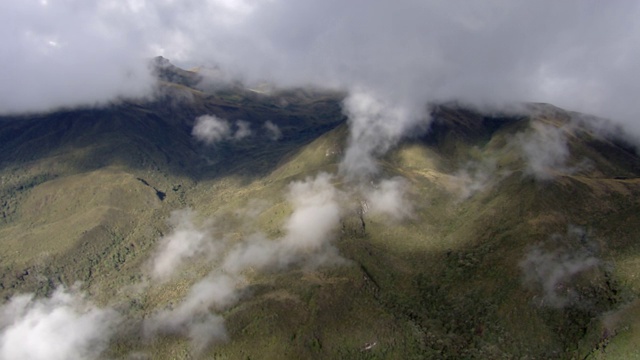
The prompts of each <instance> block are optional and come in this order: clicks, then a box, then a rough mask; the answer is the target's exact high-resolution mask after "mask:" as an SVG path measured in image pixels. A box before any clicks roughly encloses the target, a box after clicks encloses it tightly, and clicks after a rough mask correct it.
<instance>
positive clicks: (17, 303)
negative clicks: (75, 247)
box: [0, 287, 121, 360]
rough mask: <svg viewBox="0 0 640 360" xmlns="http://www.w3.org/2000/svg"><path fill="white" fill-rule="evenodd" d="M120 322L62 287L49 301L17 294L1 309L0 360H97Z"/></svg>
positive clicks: (118, 317)
mask: <svg viewBox="0 0 640 360" xmlns="http://www.w3.org/2000/svg"><path fill="white" fill-rule="evenodd" d="M120 320H121V319H120V315H119V314H118V313H117V312H116V311H114V310H111V309H108V308H104V309H103V308H99V307H97V306H95V305H93V304H92V303H91V302H89V301H88V300H87V299H85V297H84V295H83V294H81V293H79V292H77V291H75V290H67V289H65V288H64V287H61V288H58V289H57V290H56V291H55V292H54V293H53V294H52V295H51V297H48V298H41V299H37V298H35V297H34V295H32V294H31V295H16V296H14V297H13V298H12V299H11V300H9V302H8V303H6V304H5V305H3V306H2V307H1V308H0V358H2V359H5V360H22V359H33V360H38V359H42V360H66V359H81V360H89V359H97V358H99V356H100V354H101V353H102V352H103V351H104V350H105V349H106V347H107V345H108V343H109V340H110V339H111V336H112V335H114V333H115V330H116V326H117V324H118V323H119V322H120Z"/></svg>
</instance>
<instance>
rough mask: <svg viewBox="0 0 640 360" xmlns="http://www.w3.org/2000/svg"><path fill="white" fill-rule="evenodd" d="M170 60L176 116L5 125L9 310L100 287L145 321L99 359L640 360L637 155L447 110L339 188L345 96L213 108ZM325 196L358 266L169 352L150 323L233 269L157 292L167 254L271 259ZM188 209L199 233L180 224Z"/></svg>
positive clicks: (553, 130) (0, 141) (87, 112)
mask: <svg viewBox="0 0 640 360" xmlns="http://www.w3.org/2000/svg"><path fill="white" fill-rule="evenodd" d="M156 61H161V62H162V64H161V65H163V67H162V69H163V71H165V73H164V75H162V76H161V78H162V79H163V81H164V82H165V83H164V84H161V85H160V88H161V89H163V90H161V91H159V97H158V98H157V99H156V100H150V101H138V100H136V101H125V102H122V103H119V104H114V105H110V106H108V107H106V108H95V109H82V110H64V111H61V112H55V113H52V114H41V115H33V116H29V117H26V118H25V117H20V118H16V117H11V118H5V119H3V120H2V121H0V154H2V155H0V179H2V181H1V184H2V185H0V195H1V196H0V198H1V199H2V201H0V204H1V205H2V210H1V211H2V212H1V214H2V221H0V239H1V240H2V241H3V248H4V249H5V250H4V251H3V254H2V256H0V262H1V266H2V267H3V269H4V271H3V277H2V279H1V280H0V283H1V286H0V293H1V294H2V296H3V298H4V299H5V300H6V301H11V300H10V299H12V298H14V297H15V296H16V295H17V294H19V293H24V292H33V293H35V294H37V295H38V297H39V298H43V299H46V298H50V297H51V296H53V295H52V294H53V293H54V292H55V291H56V290H55V289H56V288H60V287H66V288H71V287H73V284H74V283H75V282H76V281H81V282H82V285H80V287H81V288H82V290H83V291H85V292H86V293H88V294H89V297H90V298H91V299H92V300H93V301H94V302H96V303H97V304H99V305H100V306H114V307H115V308H117V309H118V310H119V311H121V312H122V314H124V316H125V317H127V318H130V319H132V320H131V321H129V322H125V323H124V324H121V325H120V326H119V328H118V331H117V332H116V334H115V335H113V336H112V337H111V338H109V339H108V345H109V346H108V348H107V350H105V352H104V353H102V354H98V355H97V358H100V357H102V358H105V357H106V358H123V357H126V356H134V355H131V354H146V355H140V356H147V357H148V358H163V357H164V358H171V357H174V358H176V357H177V358H188V357H198V356H200V357H216V356H218V357H227V358H240V357H243V358H244V357H262V358H265V357H266V358H269V357H282V356H285V357H291V358H296V357H297V358H301V357H306V358H309V357H312V358H316V357H317V358H324V357H330V358H336V357H337V358H345V357H348V358H376V357H378V358H380V357H383V358H412V357H413V358H460V357H484V358H495V357H500V356H511V357H516V356H533V357H545V358H571V357H580V358H593V359H597V358H615V357H616V352H617V354H618V356H620V357H624V356H633V355H634V354H635V353H634V352H635V350H634V348H633V346H631V345H629V344H632V343H633V339H636V338H637V336H638V334H639V333H638V326H640V325H639V324H638V322H637V320H636V319H638V318H637V317H635V316H630V315H628V314H636V313H637V312H638V309H640V306H639V305H638V302H637V300H636V298H637V294H638V291H640V282H638V280H637V279H635V277H634V274H635V270H636V269H637V264H638V263H640V262H638V261H637V258H638V256H640V253H638V251H637V250H640V249H639V248H638V247H637V245H636V241H635V239H636V238H637V234H638V233H639V231H640V228H639V227H638V222H637V214H638V213H640V212H639V210H640V209H639V207H640V204H639V203H638V201H637V200H636V199H637V198H638V194H640V182H639V181H638V180H637V178H638V177H639V176H640V175H639V174H640V158H638V156H637V155H636V154H635V153H633V151H632V149H631V148H630V147H629V145H628V144H625V143H624V142H623V141H622V140H619V139H616V138H613V139H612V138H610V136H609V134H608V133H606V132H599V131H597V127H596V126H593V127H589V126H584V125H583V124H582V123H581V122H580V121H576V118H578V120H579V119H580V116H578V115H576V114H574V113H569V112H565V111H563V110H561V109H559V108H555V107H551V106H549V105H528V106H530V107H535V108H536V111H532V112H530V113H525V114H522V113H517V112H516V113H512V112H507V113H502V114H501V113H494V114H486V113H482V112H480V111H477V110H473V109H470V108H464V107H462V106H459V105H451V104H442V105H438V106H435V107H433V108H432V109H431V118H432V120H431V123H430V128H429V131H427V132H425V133H422V134H419V135H418V134H417V135H416V136H412V137H410V138H408V139H405V140H403V141H402V142H401V143H399V144H398V145H397V146H395V147H394V148H392V149H391V150H390V151H389V152H388V153H387V154H385V155H384V156H382V157H381V158H380V159H379V163H380V173H379V174H378V175H377V176H375V177H373V178H371V179H370V180H369V181H370V182H371V183H370V184H356V185H353V184H352V183H350V182H349V181H346V180H344V179H342V178H340V176H339V174H338V175H336V174H337V173H338V168H339V163H340V161H341V159H342V156H343V154H344V151H345V147H346V146H348V131H349V129H348V119H347V118H346V117H345V115H344V114H343V112H342V109H341V105H340V102H341V101H342V99H343V96H344V95H343V94H340V93H336V92H321V91H320V92H318V91H309V92H304V91H303V90H283V91H281V92H279V91H275V92H272V93H270V94H255V93H254V92H251V91H250V90H239V89H238V88H237V87H236V88H232V89H231V90H229V89H225V88H221V89H217V90H216V91H211V92H207V91H203V90H199V89H197V86H196V85H194V83H190V82H189V81H191V80H189V79H190V78H189V77H190V76H191V75H189V74H192V73H189V72H187V73H184V72H183V71H184V70H180V69H177V68H174V67H172V65H171V66H169V65H167V64H166V63H164V61H163V60H162V59H160V60H156ZM171 74H176V76H175V77H172V76H170V75H171ZM176 79H177V80H176ZM185 79H186V80H185ZM171 81H177V83H171ZM181 82H182V83H181ZM190 86H195V87H196V88H192V87H190ZM283 99H284V100H283ZM203 115H208V116H215V117H216V118H218V119H223V120H225V121H227V122H228V123H229V124H230V126H234V124H236V123H235V122H236V121H240V120H242V121H246V122H247V123H248V124H249V126H250V129H251V130H252V131H253V132H252V135H251V136H249V137H247V138H245V139H239V140H235V139H233V138H227V139H224V140H222V141H220V142H218V143H214V144H210V145H207V144H205V143H202V142H201V141H198V139H196V138H194V135H193V127H194V124H195V123H196V121H197V118H198V117H200V116H203ZM267 121H270V122H271V123H272V124H274V125H276V126H277V127H278V129H279V130H280V131H281V133H282V137H281V138H279V139H277V140H273V139H272V138H271V137H270V135H269V133H268V130H267V129H266V128H265V124H266V123H267ZM548 154H551V155H549V156H547V155H548ZM322 173H328V174H334V175H327V178H326V179H325V178H322V177H321V176H320V175H318V174H322ZM322 179H324V180H322ZM320 180H322V181H326V184H325V183H323V182H322V181H320ZM296 184H298V185H296ZM312 185H313V186H316V187H318V189H324V188H322V186H327V187H329V188H330V189H334V188H335V190H332V191H336V192H337V193H336V194H334V195H332V196H335V197H336V200H335V201H336V203H340V208H341V210H340V218H339V225H338V226H337V227H336V228H335V229H333V230H332V232H331V233H330V234H332V236H333V238H334V240H333V241H332V242H330V243H327V244H325V243H323V245H322V246H329V247H330V248H331V247H335V249H337V252H338V254H339V256H340V258H343V259H344V260H345V262H343V263H340V264H341V265H334V266H330V265H325V266H320V267H315V268H314V267H313V266H309V267H308V268H307V267H305V263H304V262H303V263H302V264H301V265H295V262H294V263H292V265H289V266H288V267H287V266H285V267H283V268H278V267H277V266H276V267H274V268H266V270H264V271H262V270H260V267H259V266H258V265H254V266H253V267H250V268H247V269H246V270H245V271H244V272H243V273H242V276H243V277H244V278H243V279H244V280H243V281H244V282H243V283H242V284H244V285H236V286H238V287H240V288H241V289H240V290H242V291H240V292H239V293H238V294H239V295H238V297H239V299H240V300H237V302H236V303H234V304H233V305H227V307H224V306H220V308H219V309H218V308H216V306H218V305H212V306H210V307H207V309H206V311H204V312H203V313H202V314H200V313H199V315H198V316H205V317H206V316H213V315H212V314H215V315H220V316H222V318H224V324H226V329H227V333H228V338H227V341H222V340H219V341H214V343H213V345H209V346H205V347H204V348H197V349H196V348H194V346H193V343H192V342H191V341H189V339H190V337H189V335H185V333H184V332H183V331H182V330H180V329H182V328H180V327H179V326H178V327H176V328H171V329H170V331H169V330H167V331H165V332H160V333H159V334H155V335H149V332H151V333H153V332H152V330H149V329H153V327H150V325H148V323H147V325H146V326H147V327H146V328H145V326H144V323H145V321H148V319H151V318H153V317H154V316H157V314H163V312H162V311H164V310H166V309H176V308H180V306H181V305H180V304H184V302H182V301H183V299H185V297H186V298H188V295H189V294H190V291H192V289H193V288H194V284H198V283H199V281H201V279H207V277H208V276H213V275H210V271H214V272H215V271H217V270H216V269H218V267H219V266H222V265H223V264H220V263H219V262H224V259H225V258H223V259H219V260H215V261H207V256H213V255H212V254H207V253H206V251H205V250H202V249H200V250H198V251H201V252H202V253H197V254H200V255H194V256H193V258H190V260H191V261H190V263H189V264H187V265H185V267H182V268H178V270H176V271H178V272H179V276H177V277H174V278H171V279H170V280H168V281H167V282H166V283H162V282H160V283H157V284H156V283H154V282H153V281H150V280H148V279H147V277H148V276H147V273H148V272H149V270H148V268H149V266H150V265H149V261H150V260H149V259H153V258H154V257H156V256H157V254H158V252H159V251H160V250H159V249H160V248H161V247H162V244H164V242H165V241H168V240H167V239H171V237H172V236H174V234H177V233H180V231H186V232H187V233H188V232H189V231H191V232H193V233H197V234H201V233H202V234H209V235H208V236H209V237H212V238H216V239H218V238H220V239H225V240H224V241H227V242H228V243H229V245H228V246H229V248H224V250H222V252H223V253H224V254H228V253H233V250H234V249H236V247H234V246H239V247H240V248H242V246H245V247H250V246H252V245H254V243H253V242H251V241H258V240H255V239H254V238H255V236H256V234H258V233H260V234H264V237H265V238H266V239H267V240H268V242H264V243H262V242H256V243H255V244H260V245H261V246H271V245H269V244H280V242H282V243H286V239H287V236H288V235H287V231H290V228H288V226H290V225H288V224H289V222H288V221H291V218H292V215H293V214H294V213H295V211H296V206H300V205H295V198H293V199H292V197H293V195H292V193H291V192H292V191H293V189H298V190H297V191H302V190H301V188H300V187H304V186H312ZM296 186H298V188H296ZM318 189H316V190H317V191H319V190H318ZM325 190H326V189H325ZM158 192H161V193H163V194H165V195H164V197H161V196H159V195H158ZM283 194H284V195H283ZM287 194H288V195H287ZM322 194H324V195H323V196H329V195H327V194H328V193H322ZM388 194H398V195H397V196H389V195H388ZM402 194H404V195H402ZM385 195H387V197H385ZM403 196H404V197H403ZM309 198H315V197H314V196H311V195H309ZM399 198H402V199H404V200H403V201H400V202H394V201H395V200H397V199H399ZM381 199H382V200H381ZM377 202H380V203H382V204H384V205H385V206H384V207H383V208H382V209H381V208H376V203H377ZM185 208H191V209H193V212H194V214H193V215H184V214H183V215H182V216H187V218H188V216H193V219H191V218H188V219H191V220H189V221H191V225H188V224H189V222H186V223H185V222H184V221H183V222H178V223H167V219H171V218H172V215H171V214H172V213H174V212H175V211H176V210H181V209H185ZM303 208H304V207H303ZM389 209H391V210H393V211H391V212H389ZM179 214H182V213H179ZM207 219H209V220H207ZM208 222H209V223H211V224H209V223H208ZM313 223H314V222H313V221H312V222H310V223H309V224H313ZM181 226H182V227H181ZM185 226H186V227H185ZM309 226H311V225H309ZM180 229H182V230H180ZM288 229H289V230H288ZM283 239H284V240H283ZM185 241H186V240H185ZM224 241H222V240H220V241H219V242H220V243H221V244H222V243H224ZM265 241H266V240H265ZM217 243H218V242H215V244H217ZM225 244H226V243H225ZM264 244H267V245H264ZM220 246H222V245H220ZM225 246H227V245H225ZM278 246H280V245H278ZM282 246H284V245H282ZM205 248H206V247H205ZM266 249H270V248H269V247H266ZM321 249H324V247H321ZM324 250H326V249H324ZM324 250H323V251H324ZM265 251H266V250H265ZM277 251H281V250H277ZM284 254H286V252H284ZM304 254H306V253H303V255H300V256H302V258H303V259H304V256H311V255H309V254H307V255H304ZM310 254H314V253H313V252H311V253H310ZM334 255H335V254H334ZM279 256H285V255H279ZM311 258H313V256H312V257H311ZM216 261H218V262H216ZM208 274H209V275H208ZM147 283H149V284H151V285H144V286H143V284H147ZM145 286H147V287H145ZM243 286H244V287H243ZM137 287H138V288H140V289H141V290H140V289H138V290H136V291H128V290H127V289H134V288H137ZM234 294H235V293H234ZM163 309H164V310H163ZM154 314H155V315H154ZM193 321H195V320H193ZM523 323H524V324H526V326H523ZM158 326H159V325H158ZM181 326H183V327H186V328H190V327H189V326H190V325H181ZM145 329H146V330H145ZM212 333H213V332H212ZM604 346H606V349H607V352H606V353H605V352H602V351H601V350H602V349H603V348H604Z"/></svg>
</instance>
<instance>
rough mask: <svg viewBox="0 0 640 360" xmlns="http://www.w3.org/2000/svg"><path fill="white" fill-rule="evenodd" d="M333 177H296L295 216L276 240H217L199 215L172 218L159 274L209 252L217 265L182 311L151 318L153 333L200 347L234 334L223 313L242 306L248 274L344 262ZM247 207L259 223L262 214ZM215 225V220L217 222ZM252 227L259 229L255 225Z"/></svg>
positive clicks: (254, 236) (257, 235) (158, 259)
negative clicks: (196, 217)
mask: <svg viewBox="0 0 640 360" xmlns="http://www.w3.org/2000/svg"><path fill="white" fill-rule="evenodd" d="M332 181H333V177H332V176H331V175H329V174H326V173H321V174H319V175H317V176H316V177H315V178H307V179H305V180H303V181H295V182H292V183H291V184H290V185H289V189H288V193H287V201H288V202H289V204H290V205H291V207H292V213H291V215H290V216H289V217H288V218H287V219H286V221H285V223H284V225H283V228H284V231H285V234H284V235H283V236H282V237H278V238H275V239H272V238H268V237H267V236H266V235H265V234H263V233H261V232H254V233H250V234H248V235H246V236H243V237H242V238H241V239H240V240H239V241H238V240H236V241H232V240H231V239H229V238H227V237H224V236H223V237H222V238H216V237H215V236H214V235H213V233H214V231H212V230H211V227H209V228H207V227H198V226H195V225H194V220H193V217H194V213H193V212H190V211H182V212H177V213H174V214H173V215H172V220H171V221H172V223H173V224H174V230H173V232H172V233H171V234H169V235H168V236H166V237H165V238H164V239H163V240H162V242H161V245H160V249H159V251H158V253H157V254H156V256H155V258H154V260H153V261H152V264H153V267H152V272H151V277H152V279H155V280H160V281H163V280H165V279H167V278H170V277H171V276H172V274H174V273H175V272H177V271H178V270H179V269H180V266H181V265H182V264H183V263H184V262H186V261H187V260H192V259H194V257H196V256H198V255H204V256H206V258H207V260H208V261H209V262H210V263H212V264H214V270H212V271H211V273H210V274H209V275H207V276H206V277H205V278H204V279H202V280H200V281H199V282H197V283H196V284H195V285H194V286H192V287H191V289H190V290H189V293H188V294H187V295H186V297H185V298H184V299H183V300H182V302H180V304H178V305H177V306H176V307H175V308H170V309H166V310H161V311H158V312H156V313H155V314H154V315H153V316H151V317H150V318H149V319H147V320H146V322H145V325H144V328H145V333H146V335H147V336H148V337H153V336H155V335H156V334H162V333H164V334H176V335H180V336H186V337H188V338H189V339H190V340H191V342H192V345H193V348H194V351H196V352H199V351H201V350H203V349H204V348H206V347H207V346H208V345H209V344H211V343H213V342H216V341H224V340H225V339H226V338H227V336H228V335H227V333H226V329H225V327H224V321H223V319H222V317H221V315H220V311H223V310H225V309H227V308H228V307H229V306H232V305H234V304H235V303H236V302H237V301H238V300H239V299H240V298H241V297H242V294H243V289H244V287H245V285H246V283H247V281H248V280H247V279H246V278H245V276H246V272H247V271H249V270H251V271H253V272H255V271H275V270H280V269H285V268H289V267H291V266H300V267H303V268H316V267H318V266H321V265H331V264H340V263H343V262H344V259H343V258H342V257H341V256H340V255H339V254H338V251H337V249H336V248H335V247H334V246H333V245H332V243H331V241H332V240H333V238H334V234H335V231H336V230H337V228H338V227H339V224H340V213H341V206H340V202H339V194H340V193H339V191H338V190H337V189H336V188H335V187H334V186H333V184H332ZM248 213H250V212H241V213H239V215H241V216H245V215H246V216H247V218H246V219H244V221H248V222H251V221H252V218H254V217H255V214H253V215H251V214H248ZM211 226H213V225H211ZM248 228H251V226H249V227H248Z"/></svg>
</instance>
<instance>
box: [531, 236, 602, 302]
mask: <svg viewBox="0 0 640 360" xmlns="http://www.w3.org/2000/svg"><path fill="white" fill-rule="evenodd" d="M550 243H551V246H552V249H551V250H549V249H546V248H544V247H542V245H539V246H534V247H532V248H531V249H530V250H529V251H528V252H527V254H526V255H525V257H524V259H523V260H522V261H520V268H521V270H522V272H523V275H524V282H525V284H526V285H528V286H531V287H533V288H534V289H537V290H540V292H541V295H542V300H541V302H540V305H542V306H548V307H554V308H561V307H564V306H567V305H570V304H572V303H574V302H575V301H578V300H579V299H578V294H577V293H576V291H575V286H574V283H575V280H576V277H577V276H579V275H580V274H582V273H584V272H586V271H588V270H591V269H594V268H596V267H598V266H599V265H600V264H601V261H600V259H598V258H597V257H596V256H595V252H594V247H593V244H592V243H590V242H589V241H588V240H587V237H586V233H585V232H584V230H583V229H581V228H579V227H573V226H570V227H569V228H568V230H567V234H566V235H564V236H562V235H558V234H556V235H553V236H552V238H551V241H550Z"/></svg>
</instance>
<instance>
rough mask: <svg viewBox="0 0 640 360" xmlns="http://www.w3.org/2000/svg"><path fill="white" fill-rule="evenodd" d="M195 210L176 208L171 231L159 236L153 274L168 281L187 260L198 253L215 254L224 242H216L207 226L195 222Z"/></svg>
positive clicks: (152, 268)
mask: <svg viewBox="0 0 640 360" xmlns="http://www.w3.org/2000/svg"><path fill="white" fill-rule="evenodd" d="M194 217H195V213H194V212H193V211H191V210H189V209H187V210H180V211H174V212H173V213H172V214H171V218H170V219H169V223H170V224H171V226H172V227H173V229H172V231H171V233H170V234H169V235H167V236H165V237H163V238H162V239H160V245H159V249H158V252H157V254H156V255H155V256H154V257H153V259H152V263H151V277H152V278H153V279H155V280H160V281H164V280H168V279H169V277H170V276H171V275H172V274H174V273H175V272H176V271H177V270H178V269H179V268H180V267H181V266H182V265H183V264H184V263H185V262H186V261H189V260H190V259H193V258H195V257H197V256H207V257H214V256H215V255H216V254H217V252H218V251H219V247H220V246H221V244H219V243H217V242H215V241H214V239H213V238H212V236H211V234H210V233H209V231H208V230H207V229H206V227H198V226H196V224H195V223H194Z"/></svg>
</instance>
